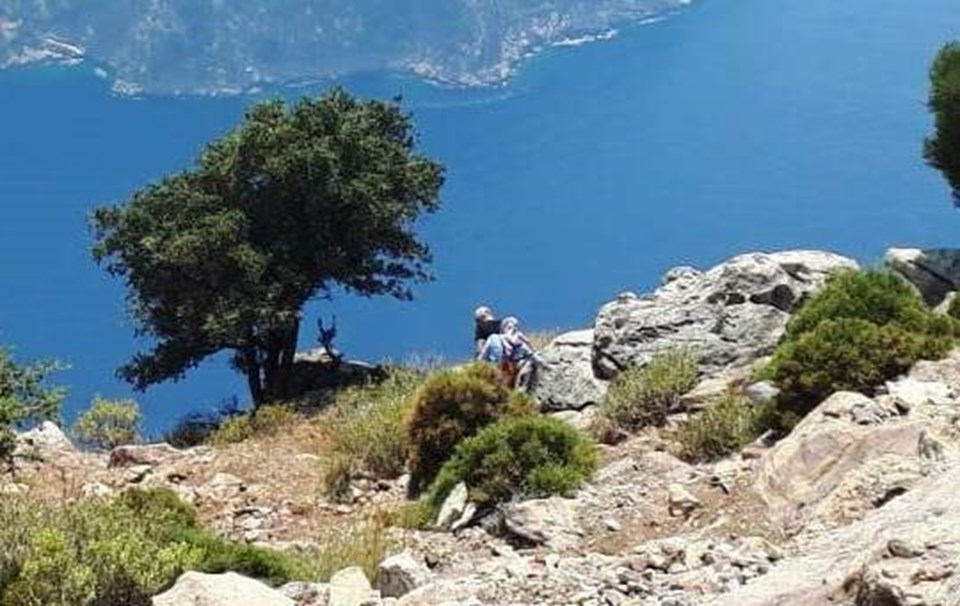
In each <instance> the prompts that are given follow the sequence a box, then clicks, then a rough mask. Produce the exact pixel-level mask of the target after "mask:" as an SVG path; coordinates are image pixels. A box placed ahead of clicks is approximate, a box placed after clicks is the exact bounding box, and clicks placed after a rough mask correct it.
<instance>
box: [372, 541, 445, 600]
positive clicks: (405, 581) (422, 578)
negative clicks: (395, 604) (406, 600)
mask: <svg viewBox="0 0 960 606" xmlns="http://www.w3.org/2000/svg"><path fill="white" fill-rule="evenodd" d="M432 576H433V575H432V574H431V572H430V570H429V569H428V568H427V567H426V566H425V565H424V564H423V563H421V562H418V561H417V560H415V559H414V558H413V556H412V555H410V552H407V551H405V552H403V553H401V554H398V555H395V556H391V557H389V558H387V559H386V560H384V561H383V562H381V563H380V572H379V577H378V583H379V585H380V594H381V595H382V596H383V597H388V598H399V597H403V596H405V595H407V594H408V593H410V592H411V591H413V590H414V589H417V588H418V587H422V586H424V585H426V584H427V583H429V582H430V579H431V577H432Z"/></svg>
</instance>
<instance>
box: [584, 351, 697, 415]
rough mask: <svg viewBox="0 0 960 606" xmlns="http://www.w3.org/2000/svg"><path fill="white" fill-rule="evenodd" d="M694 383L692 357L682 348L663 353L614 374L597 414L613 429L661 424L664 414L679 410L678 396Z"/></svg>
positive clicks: (694, 374) (695, 366)
mask: <svg viewBox="0 0 960 606" xmlns="http://www.w3.org/2000/svg"><path fill="white" fill-rule="evenodd" d="M696 381H697V363H696V360H695V359H694V357H693V355H692V354H691V353H690V352H688V351H686V350H683V349H679V350H672V351H666V352H664V353H661V354H658V355H656V356H654V357H653V359H652V360H651V361H650V363H649V364H647V365H646V366H636V367H633V368H629V369H627V370H624V371H623V372H621V373H620V374H619V375H617V376H616V378H615V379H614V380H613V382H612V383H611V384H610V389H609V390H608V391H607V394H606V396H605V397H604V399H603V401H602V402H601V403H600V415H601V416H602V417H604V419H605V420H606V421H607V422H609V424H610V425H612V426H613V427H616V428H620V429H624V430H627V431H634V430H637V429H639V428H641V427H645V426H647V425H657V426H659V425H663V423H664V422H665V421H666V419H667V414H668V413H669V412H670V411H672V410H675V409H676V408H678V405H679V398H680V396H682V395H683V394H684V393H686V392H688V391H690V390H691V389H693V387H694V385H696Z"/></svg>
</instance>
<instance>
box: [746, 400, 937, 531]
mask: <svg viewBox="0 0 960 606" xmlns="http://www.w3.org/2000/svg"><path fill="white" fill-rule="evenodd" d="M898 414H899V413H898V411H897V409H896V407H895V406H893V405H892V403H888V404H887V405H882V404H881V403H879V402H877V401H875V400H872V399H870V398H867V397H866V396H864V395H862V394H859V393H854V392H839V393H836V394H834V395H833V396H831V397H830V398H828V399H827V400H825V401H824V402H823V403H822V404H820V405H819V406H818V407H817V408H816V409H814V410H813V411H812V412H811V413H810V414H808V415H807V416H806V417H805V418H804V419H803V421H801V422H800V424H799V425H797V426H796V427H795V428H794V429H793V431H792V432H791V433H790V435H789V436H787V437H786V438H784V439H783V440H781V441H780V442H779V443H778V444H777V445H776V446H775V447H774V448H772V449H771V450H770V451H769V452H767V453H766V454H765V455H764V457H763V459H762V461H761V463H760V468H759V472H758V476H757V480H756V484H755V489H756V491H757V493H758V494H759V495H760V497H761V498H762V499H763V500H764V501H765V502H766V503H767V505H768V506H769V508H770V510H769V513H770V515H771V517H772V518H774V520H776V521H778V522H780V523H783V524H791V525H795V524H799V523H804V522H806V521H808V518H810V517H811V516H814V515H818V513H820V512H822V511H823V509H824V507H825V505H824V503H826V502H827V501H828V499H830V498H831V497H832V496H834V495H840V494H843V495H844V497H846V496H848V495H847V494H846V493H847V491H846V489H847V488H848V486H847V485H848V484H850V483H851V482H853V481H854V480H855V479H857V478H860V477H862V478H863V479H864V484H866V483H867V479H868V476H869V483H871V484H874V483H876V482H877V481H880V480H882V481H885V482H890V483H892V482H896V483H897V485H893V484H890V485H889V486H877V487H876V488H875V490H878V491H882V492H883V493H886V492H890V491H894V492H899V491H902V490H904V489H906V488H908V487H909V485H910V484H911V483H913V482H915V481H916V480H917V479H919V471H918V469H919V461H918V450H917V445H918V443H919V441H920V439H921V436H922V435H924V432H925V430H926V427H925V425H924V424H923V423H919V422H913V421H909V420H906V419H901V418H900V417H899V416H898ZM877 463H882V468H880V469H877V470H874V469H873V467H874V466H875V465H876V464H877ZM874 471H875V472H876V474H874ZM875 475H876V476H879V477H873V476H875ZM849 488H853V487H849ZM841 490H843V492H842V493H841ZM850 492H861V493H862V492H863V486H860V487H859V490H856V491H854V490H850ZM875 497H876V498H877V499H878V500H882V499H883V498H884V494H877V495H875ZM846 505H847V506H849V505H851V503H849V502H848V503H846ZM823 517H830V516H828V515H827V514H826V513H824V514H823Z"/></svg>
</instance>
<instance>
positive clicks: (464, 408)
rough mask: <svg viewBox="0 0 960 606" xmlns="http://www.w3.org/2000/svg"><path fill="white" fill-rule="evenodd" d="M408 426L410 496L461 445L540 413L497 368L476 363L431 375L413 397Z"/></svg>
mask: <svg viewBox="0 0 960 606" xmlns="http://www.w3.org/2000/svg"><path fill="white" fill-rule="evenodd" d="M412 400H413V401H412V404H411V411H410V418H409V420H408V422H407V428H408V436H407V439H408V441H409V450H408V457H407V466H408V469H409V471H410V494H411V495H417V494H420V493H421V492H422V491H423V490H425V489H426V488H427V486H429V484H430V483H431V482H432V481H433V479H434V477H436V474H437V472H438V471H439V470H440V467H441V466H442V465H443V463H444V461H446V460H447V459H448V458H449V457H450V455H452V454H453V451H454V449H455V448H456V446H457V444H459V443H460V442H461V441H462V440H464V439H465V438H468V437H470V436H473V435H475V434H476V433H477V432H478V431H479V430H480V429H482V428H483V427H485V426H487V425H489V424H491V423H493V422H495V421H498V420H500V419H505V418H512V417H524V416H531V415H534V414H536V408H535V407H534V405H533V402H532V400H530V398H529V397H527V396H525V395H523V394H521V393H518V392H512V391H511V390H510V389H508V388H507V387H506V386H504V385H503V383H502V382H501V381H500V375H499V373H498V372H497V370H496V369H495V368H493V367H492V366H488V365H485V364H472V365H470V366H467V367H465V368H463V369H459V370H444V371H440V372H438V373H436V374H434V375H433V376H431V377H430V378H429V379H427V381H426V382H425V383H424V384H423V385H422V386H421V387H420V388H419V389H418V390H417V391H416V393H415V394H414V395H413V396H412Z"/></svg>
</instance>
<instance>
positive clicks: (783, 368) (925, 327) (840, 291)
mask: <svg viewBox="0 0 960 606" xmlns="http://www.w3.org/2000/svg"><path fill="white" fill-rule="evenodd" d="M956 334H957V322H956V321H955V320H954V319H953V318H950V317H949V316H947V315H943V314H938V313H935V312H934V311H932V310H931V309H929V308H928V307H927V306H926V304H925V303H924V302H923V300H921V299H920V297H919V295H917V293H916V292H915V291H914V290H913V289H912V288H911V287H910V286H909V285H908V284H907V283H906V282H904V280H903V279H901V278H900V277H898V276H896V275H894V274H892V273H890V272H887V271H878V270H867V271H844V272H840V273H838V274H836V275H834V276H832V277H831V278H830V279H829V280H828V282H827V284H826V285H825V286H824V288H823V289H822V290H821V291H820V292H819V293H817V294H816V295H815V296H814V297H813V298H812V299H811V300H810V301H808V302H807V303H806V304H805V305H804V306H803V307H802V308H801V309H800V311H798V312H797V314H796V315H795V316H794V317H793V318H792V319H791V320H790V323H789V324H788V325H787V330H786V333H785V335H784V338H783V340H782V341H781V343H780V345H778V347H777V350H776V352H775V353H774V356H773V358H772V360H771V362H770V364H769V365H768V366H767V367H766V368H764V369H762V370H761V371H760V372H759V373H758V376H763V377H764V378H768V379H770V380H772V381H773V382H774V383H776V384H777V387H779V388H780V396H779V397H778V399H777V402H778V408H779V411H780V414H781V417H782V418H783V419H787V418H790V417H792V418H793V419H795V420H796V419H799V418H802V417H803V415H805V414H807V413H808V412H809V411H810V410H811V409H812V408H813V407H815V406H816V405H817V404H819V403H820V402H821V401H823V400H824V399H825V398H827V397H828V396H830V395H831V394H832V393H834V392H836V391H840V390H852V391H862V392H869V391H870V390H872V389H873V388H875V387H876V386H878V385H881V384H882V383H883V382H884V381H887V380H889V379H892V378H894V377H896V376H897V375H899V374H901V373H903V372H905V371H907V370H909V368H910V367H911V366H913V364H914V363H915V362H917V361H918V360H920V359H924V358H929V359H936V358H940V357H943V356H944V355H945V354H946V353H947V352H948V351H949V350H950V348H951V347H952V346H953V343H954V340H955V335H956Z"/></svg>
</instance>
